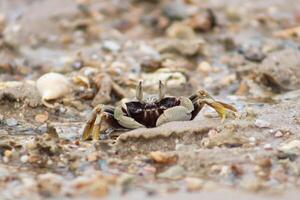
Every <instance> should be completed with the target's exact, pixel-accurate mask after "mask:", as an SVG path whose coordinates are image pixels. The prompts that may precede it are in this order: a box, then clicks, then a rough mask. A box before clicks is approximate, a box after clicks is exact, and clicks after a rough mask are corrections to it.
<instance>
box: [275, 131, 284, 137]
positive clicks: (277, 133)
mask: <svg viewBox="0 0 300 200" xmlns="http://www.w3.org/2000/svg"><path fill="white" fill-rule="evenodd" d="M274 136H275V137H277V138H279V137H282V136H283V133H282V132H281V131H276V133H275V135H274Z"/></svg>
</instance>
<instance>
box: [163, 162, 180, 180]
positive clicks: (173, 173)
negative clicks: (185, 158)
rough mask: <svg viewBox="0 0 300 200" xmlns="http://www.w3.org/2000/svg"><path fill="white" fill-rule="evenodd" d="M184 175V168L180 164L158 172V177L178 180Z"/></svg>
mask: <svg viewBox="0 0 300 200" xmlns="http://www.w3.org/2000/svg"><path fill="white" fill-rule="evenodd" d="M183 176H184V168H183V167H181V166H180V165H174V166H172V167H170V168H169V169H167V170H166V171H164V172H162V173H160V174H158V178H165V179H171V180H178V179H181V178H182V177H183Z"/></svg>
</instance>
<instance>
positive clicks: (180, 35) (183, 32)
mask: <svg viewBox="0 0 300 200" xmlns="http://www.w3.org/2000/svg"><path fill="white" fill-rule="evenodd" d="M166 33H167V36H168V37H170V38H177V39H193V38H195V32H194V30H193V29H192V28H191V27H189V26H187V25H185V24H183V23H178V22H176V23H173V24H172V25H171V26H170V27H169V28H168V29H167V31H166Z"/></svg>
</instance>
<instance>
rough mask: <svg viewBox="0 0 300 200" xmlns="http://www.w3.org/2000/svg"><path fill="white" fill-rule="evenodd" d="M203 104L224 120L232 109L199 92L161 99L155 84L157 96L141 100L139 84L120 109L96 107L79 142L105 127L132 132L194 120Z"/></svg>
mask: <svg viewBox="0 0 300 200" xmlns="http://www.w3.org/2000/svg"><path fill="white" fill-rule="evenodd" d="M204 105H208V106H211V107H212V108H214V109H215V110H216V111H217V112H218V114H219V115H220V116H221V118H222V121H223V120H224V119H225V117H226V114H227V111H233V112H236V109H235V108H234V107H233V106H231V105H228V104H226V103H222V102H219V101H215V100H214V99H213V98H212V97H211V96H210V95H208V93H207V92H205V91H203V90H199V91H198V92H196V93H195V94H193V95H191V96H190V97H165V87H164V85H163V84H162V82H161V81H160V82H159V93H158V95H150V96H146V97H144V93H143V88H142V82H140V83H139V85H138V87H137V91H136V100H134V101H129V102H125V103H123V104H122V105H120V106H117V107H111V106H106V105H98V106H96V107H95V108H94V110H93V112H92V115H91V117H90V118H89V119H88V121H87V123H86V125H85V127H84V129H83V135H82V139H83V140H86V139H88V138H90V136H92V137H93V139H94V140H98V139H99V134H100V132H102V131H105V132H106V130H108V129H109V128H112V129H115V128H126V129H136V128H142V127H144V128H145V127H147V128H150V127H156V126H160V125H162V124H164V123H167V122H171V121H188V120H192V119H194V118H195V117H196V115H197V114H198V113H199V112H200V110H201V109H202V108H203V106H204Z"/></svg>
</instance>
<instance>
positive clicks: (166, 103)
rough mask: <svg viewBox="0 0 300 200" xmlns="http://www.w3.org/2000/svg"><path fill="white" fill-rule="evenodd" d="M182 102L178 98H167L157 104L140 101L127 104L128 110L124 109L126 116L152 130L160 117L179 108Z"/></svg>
mask: <svg viewBox="0 0 300 200" xmlns="http://www.w3.org/2000/svg"><path fill="white" fill-rule="evenodd" d="M179 104H180V100H179V99H178V98H176V97H166V98H163V99H162V100H160V101H158V102H155V103H151V104H149V103H142V102H139V101H131V102H128V103H126V106H127V110H125V109H124V108H123V112H124V114H125V115H126V116H129V117H131V118H133V119H135V120H136V121H137V122H139V123H141V124H143V125H144V126H146V127H148V128H150V127H155V126H156V121H157V119H158V117H159V116H160V115H161V114H162V113H163V112H164V110H166V109H168V108H171V107H174V106H178V105H179Z"/></svg>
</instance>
